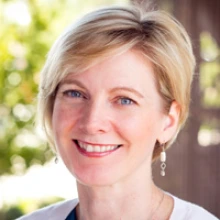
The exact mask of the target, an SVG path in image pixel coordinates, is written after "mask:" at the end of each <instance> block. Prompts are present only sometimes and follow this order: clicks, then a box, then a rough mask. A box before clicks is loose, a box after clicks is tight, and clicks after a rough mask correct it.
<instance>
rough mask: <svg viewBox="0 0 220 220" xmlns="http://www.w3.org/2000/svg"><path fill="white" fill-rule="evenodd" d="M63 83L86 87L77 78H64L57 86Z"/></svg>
mask: <svg viewBox="0 0 220 220" xmlns="http://www.w3.org/2000/svg"><path fill="white" fill-rule="evenodd" d="M65 84H67V85H68V84H69V85H70V84H74V85H77V86H79V87H81V88H83V89H86V88H85V86H84V85H83V84H82V83H81V82H79V81H78V80H75V79H64V80H62V81H61V82H60V84H59V86H62V85H65Z"/></svg>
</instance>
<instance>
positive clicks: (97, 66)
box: [62, 50, 155, 81]
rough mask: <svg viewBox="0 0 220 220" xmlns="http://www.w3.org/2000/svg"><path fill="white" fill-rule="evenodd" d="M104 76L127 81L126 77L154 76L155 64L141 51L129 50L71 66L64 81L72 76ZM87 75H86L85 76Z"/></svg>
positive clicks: (135, 78) (147, 78) (147, 77)
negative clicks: (77, 67) (81, 65)
mask: <svg viewBox="0 0 220 220" xmlns="http://www.w3.org/2000/svg"><path fill="white" fill-rule="evenodd" d="M90 75H92V77H95V78H97V77H99V76H104V78H103V80H104V81H105V79H106V80H109V79H111V80H113V79H115V80H116V81H120V80H121V81H126V79H133V80H137V79H139V78H140V77H141V78H142V80H143V79H144V78H145V79H146V80H147V81H148V80H149V78H151V80H153V81H154V80H155V79H154V78H155V77H154V67H153V64H152V63H151V62H150V61H149V60H148V59H147V58H146V57H144V55H142V53H141V52H140V51H137V50H128V51H126V52H123V53H115V54H113V55H112V56H108V55H107V56H105V58H103V57H100V58H96V59H94V60H93V61H92V62H91V63H90V64H88V65H87V66H86V67H83V68H81V69H75V68H72V69H71V68H70V70H69V73H68V74H67V75H66V76H65V77H64V78H63V80H62V81H69V80H70V79H71V78H82V77H83V78H88V79H89V78H90V77H89V76H90ZM85 76H86V77H85Z"/></svg>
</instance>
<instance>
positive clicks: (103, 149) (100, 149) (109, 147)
mask: <svg viewBox="0 0 220 220" xmlns="http://www.w3.org/2000/svg"><path fill="white" fill-rule="evenodd" d="M78 144H79V146H80V148H82V149H84V150H86V151H87V152H97V153H100V152H106V151H112V150H114V149H116V148H117V147H118V145H115V146H112V145H106V146H104V145H102V146H99V145H91V144H86V143H83V142H80V141H78Z"/></svg>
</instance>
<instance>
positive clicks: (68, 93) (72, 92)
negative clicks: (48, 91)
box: [63, 90, 82, 98]
mask: <svg viewBox="0 0 220 220" xmlns="http://www.w3.org/2000/svg"><path fill="white" fill-rule="evenodd" d="M63 94H64V95H65V96H68V97H73V98H80V97H82V94H81V93H80V92H79V91H76V90H67V91H65V92H64V93H63Z"/></svg>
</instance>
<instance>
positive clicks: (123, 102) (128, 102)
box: [119, 98, 134, 105]
mask: <svg viewBox="0 0 220 220" xmlns="http://www.w3.org/2000/svg"><path fill="white" fill-rule="evenodd" d="M119 102H120V104H121V105H131V104H133V103H134V102H133V101H132V100H131V99H129V98H120V99H119Z"/></svg>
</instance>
